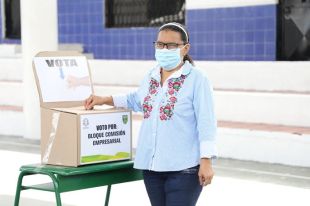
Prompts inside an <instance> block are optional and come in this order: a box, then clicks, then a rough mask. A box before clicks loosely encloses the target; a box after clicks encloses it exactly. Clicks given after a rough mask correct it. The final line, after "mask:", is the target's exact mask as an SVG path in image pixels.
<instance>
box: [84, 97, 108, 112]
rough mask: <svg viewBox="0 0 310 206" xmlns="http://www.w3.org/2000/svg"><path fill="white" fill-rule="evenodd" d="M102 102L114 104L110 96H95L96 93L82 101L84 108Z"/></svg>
mask: <svg viewBox="0 0 310 206" xmlns="http://www.w3.org/2000/svg"><path fill="white" fill-rule="evenodd" d="M103 104H107V105H110V106H114V102H113V98H112V96H109V97H100V96H96V95H90V96H89V97H88V98H87V99H86V100H85V101H84V107H85V109H86V110H92V109H93V108H94V106H95V105H103Z"/></svg>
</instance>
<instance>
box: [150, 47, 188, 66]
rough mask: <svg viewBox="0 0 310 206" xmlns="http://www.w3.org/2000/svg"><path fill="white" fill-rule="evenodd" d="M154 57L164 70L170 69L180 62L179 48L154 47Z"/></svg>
mask: <svg viewBox="0 0 310 206" xmlns="http://www.w3.org/2000/svg"><path fill="white" fill-rule="evenodd" d="M155 59H156V61H157V63H158V64H159V65H160V66H161V67H162V68H163V69H164V70H165V71H171V70H173V69H174V68H176V67H177V66H178V65H179V64H181V62H182V59H181V54H180V48H177V49H176V50H169V49H166V48H164V49H156V50H155Z"/></svg>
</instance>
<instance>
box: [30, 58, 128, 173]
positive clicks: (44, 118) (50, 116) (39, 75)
mask: <svg viewBox="0 0 310 206" xmlns="http://www.w3.org/2000/svg"><path fill="white" fill-rule="evenodd" d="M33 69H34V74H35V78H36V84H37V88H38V92H39V97H40V106H41V161H42V163H43V164H52V165H63V166H75V167H76V166H79V165H85V164H93V163H99V162H108V161H116V160H124V159H131V158H132V146H131V141H132V137H131V136H132V134H131V123H132V122H131V111H130V110H126V109H116V108H113V107H107V106H106V107H95V109H94V110H85V109H84V107H83V106H82V105H83V101H84V100H85V99H86V98H87V97H89V96H90V95H91V94H92V93H93V85H92V81H91V75H90V70H89V66H88V63H87V59H86V57H85V56H83V55H81V54H80V53H77V52H40V53H39V54H37V55H36V56H35V57H34V59H33Z"/></svg>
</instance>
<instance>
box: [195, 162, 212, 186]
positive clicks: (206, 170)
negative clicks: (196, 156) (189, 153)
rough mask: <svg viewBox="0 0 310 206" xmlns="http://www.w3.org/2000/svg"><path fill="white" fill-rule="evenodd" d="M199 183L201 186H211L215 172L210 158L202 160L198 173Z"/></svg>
mask: <svg viewBox="0 0 310 206" xmlns="http://www.w3.org/2000/svg"><path fill="white" fill-rule="evenodd" d="M198 176H199V182H200V185H201V186H207V185H208V184H211V181H212V178H213V176H214V172H213V169H212V163H211V159H210V158H201V159H200V168H199V172H198Z"/></svg>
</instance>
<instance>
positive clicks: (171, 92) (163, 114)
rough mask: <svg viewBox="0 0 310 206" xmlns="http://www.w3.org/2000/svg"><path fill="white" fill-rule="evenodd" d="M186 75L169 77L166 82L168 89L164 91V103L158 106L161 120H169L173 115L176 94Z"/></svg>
mask: <svg viewBox="0 0 310 206" xmlns="http://www.w3.org/2000/svg"><path fill="white" fill-rule="evenodd" d="M186 77H187V76H186V75H181V76H180V77H179V78H173V79H170V80H169V82H168V90H167V92H166V104H165V105H163V106H161V107H160V110H159V117H160V119H161V120H170V119H171V117H172V115H173V110H174V104H175V103H176V102H177V101H178V99H177V97H176V96H177V94H178V92H179V90H180V89H181V87H182V85H183V83H184V80H185V79H186Z"/></svg>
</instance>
